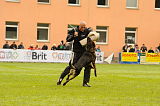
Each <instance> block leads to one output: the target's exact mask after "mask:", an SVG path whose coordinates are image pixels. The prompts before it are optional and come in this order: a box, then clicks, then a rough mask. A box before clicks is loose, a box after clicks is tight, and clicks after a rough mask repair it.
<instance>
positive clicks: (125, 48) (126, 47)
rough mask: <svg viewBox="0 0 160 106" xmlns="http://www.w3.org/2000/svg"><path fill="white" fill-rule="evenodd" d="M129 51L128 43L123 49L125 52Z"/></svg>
mask: <svg viewBox="0 0 160 106" xmlns="http://www.w3.org/2000/svg"><path fill="white" fill-rule="evenodd" d="M127 49H128V45H127V43H125V45H124V46H123V47H122V50H123V52H127Z"/></svg>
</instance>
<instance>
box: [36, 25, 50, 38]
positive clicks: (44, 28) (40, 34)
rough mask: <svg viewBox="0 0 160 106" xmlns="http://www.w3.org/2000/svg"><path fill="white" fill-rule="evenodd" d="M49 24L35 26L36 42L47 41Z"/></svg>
mask: <svg viewBox="0 0 160 106" xmlns="http://www.w3.org/2000/svg"><path fill="white" fill-rule="evenodd" d="M48 36H49V24H44V23H38V24H37V41H49V39H48V38H49V37H48Z"/></svg>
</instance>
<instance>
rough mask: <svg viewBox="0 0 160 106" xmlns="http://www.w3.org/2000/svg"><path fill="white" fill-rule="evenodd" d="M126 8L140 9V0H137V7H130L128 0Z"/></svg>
mask: <svg viewBox="0 0 160 106" xmlns="http://www.w3.org/2000/svg"><path fill="white" fill-rule="evenodd" d="M126 8H127V9H139V0H137V7H128V6H127V0H126Z"/></svg>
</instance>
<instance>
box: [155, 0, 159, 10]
mask: <svg viewBox="0 0 160 106" xmlns="http://www.w3.org/2000/svg"><path fill="white" fill-rule="evenodd" d="M154 9H155V10H160V7H159V8H156V0H155V4H154Z"/></svg>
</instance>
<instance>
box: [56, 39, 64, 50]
mask: <svg viewBox="0 0 160 106" xmlns="http://www.w3.org/2000/svg"><path fill="white" fill-rule="evenodd" d="M57 50H64V43H63V40H62V41H61V43H60V44H59V45H58V47H57Z"/></svg>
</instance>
